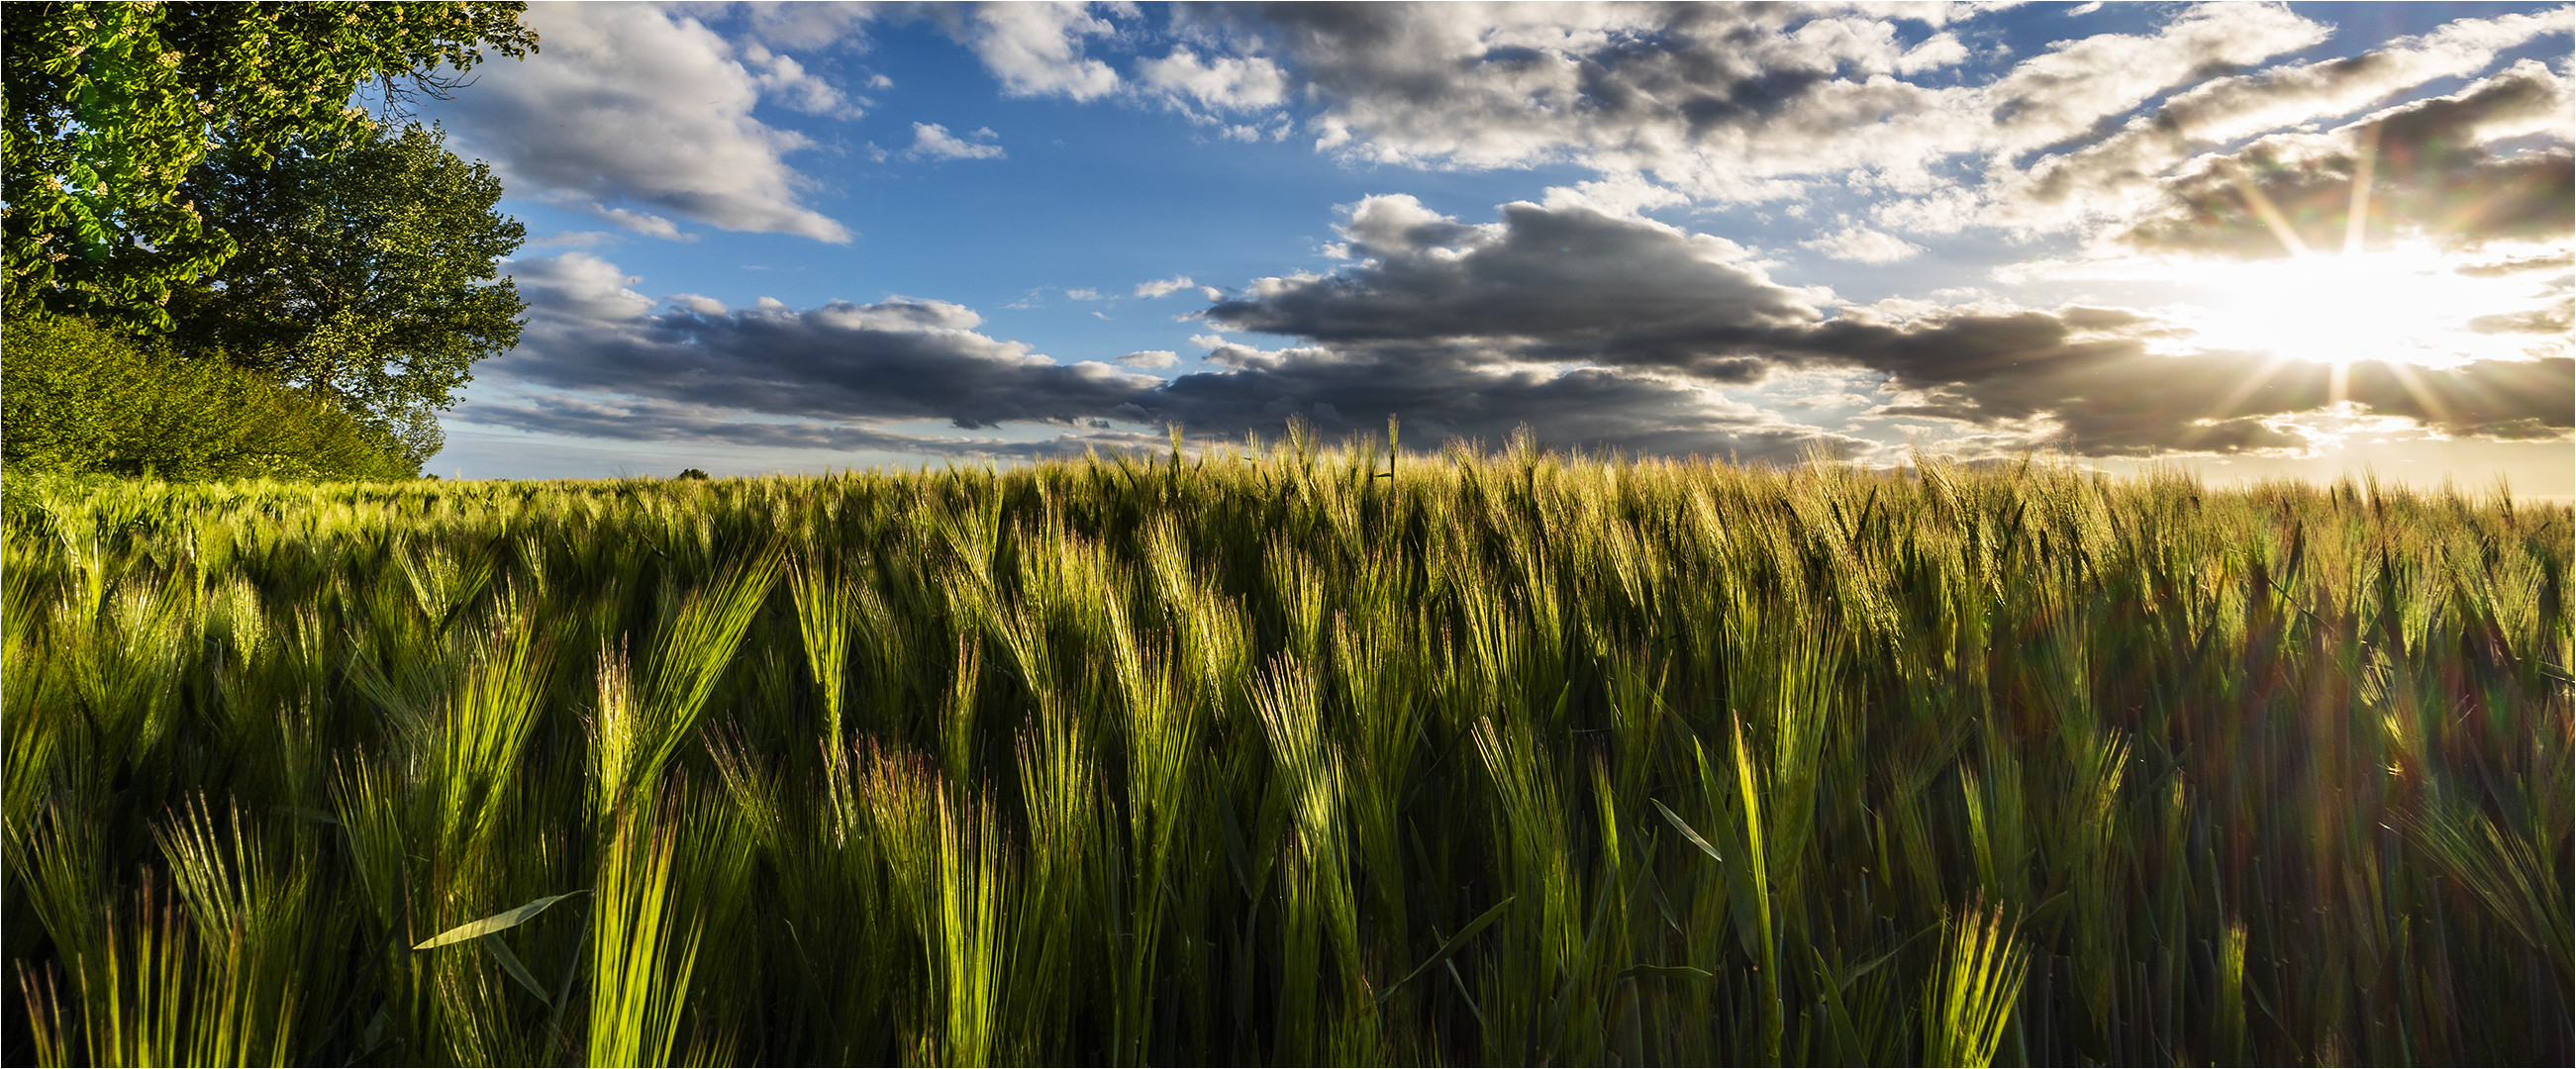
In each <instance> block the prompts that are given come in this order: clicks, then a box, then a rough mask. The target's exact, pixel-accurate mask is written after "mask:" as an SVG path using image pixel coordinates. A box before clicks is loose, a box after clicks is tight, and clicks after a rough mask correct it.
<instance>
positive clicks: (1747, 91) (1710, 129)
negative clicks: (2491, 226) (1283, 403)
mask: <svg viewBox="0 0 2576 1069" xmlns="http://www.w3.org/2000/svg"><path fill="white" fill-rule="evenodd" d="M1979 10H1980V9H1976V8H1970V7H1965V6H1932V7H1925V6H1916V7H1903V8H1892V9H1890V11H1889V14H1888V15H1887V17H1874V16H1872V15H1870V14H1868V13H1865V12H1850V11H1843V12H1835V11H1832V10H1829V9H1815V8H1808V7H1803V6H1793V5H1743V6H1719V5H1622V6H1611V5H1587V6H1582V7H1573V8H1566V7H1545V8H1542V7H1535V6H1526V7H1488V6H1482V5H1472V6H1471V5H1362V6H1323V5H1291V6H1284V7H1273V8H1263V9H1258V10H1257V11H1248V10H1242V9H1228V10H1226V11H1224V12H1220V13H1217V14H1215V15H1213V16H1211V17H1212V18H1215V19H1217V20H1219V21H1224V22H1227V23H1229V28H1230V29H1231V30H1232V32H1233V36H1236V37H1242V38H1249V39H1259V40H1262V41H1265V42H1269V43H1271V44H1273V45H1275V46H1276V48H1277V50H1278V51H1279V52H1280V54H1281V55H1282V57H1283V58H1284V59H1285V60H1287V64H1286V67H1287V68H1288V69H1290V70H1292V71H1293V73H1294V74H1295V75H1297V76H1299V77H1302V78H1303V79H1304V80H1305V81H1306V83H1307V85H1308V87H1309V91H1310V92H1311V93H1312V94H1313V97H1314V99H1315V100H1316V101H1318V105H1319V108H1320V110H1319V112H1318V113H1317V114H1316V115H1315V116H1314V118H1313V120H1312V121H1311V123H1310V125H1311V127H1312V128H1313V129H1314V130H1315V131H1316V132H1317V134H1318V138H1317V145H1318V147H1320V148H1322V149H1325V150H1327V151H1331V152H1335V153H1338V154H1341V155H1344V156H1346V157H1350V158H1353V159H1359V160H1367V161H1371V162H1379V163H1406V164H1415V165H1427V166H1463V167H1480V168H1481V167H1513V166H1526V165H1532V164H1540V163H1548V162H1559V161H1563V162H1573V163H1579V164H1582V165H1585V166H1588V167H1591V168H1593V169H1595V170H1597V171H1600V172H1602V173H1604V174H1605V175H1616V174H1644V173H1651V174H1653V175H1654V176H1656V178H1657V179H1658V180H1660V181H1662V182H1664V183H1666V184H1669V185H1672V186H1674V187H1676V188H1680V189H1682V190H1684V191H1686V192H1688V193H1690V194H1691V195H1693V196H1695V197H1699V198H1702V199H1712V200H1721V201H1747V200H1765V199H1774V198H1780V197H1787V196H1792V195H1795V194H1797V193H1799V192H1800V191H1802V190H1804V189H1805V188H1807V186H1808V185H1809V184H1810V183H1811V182H1813V181H1814V180H1816V179H1817V178H1820V177H1831V178H1833V179H1835V180H1840V179H1842V178H1843V177H1844V176H1845V175H1846V173H1847V172H1850V171H1853V170H1855V169H1858V170H1859V171H1860V172H1862V173H1863V174H1864V175H1865V176H1867V177H1868V178H1869V179H1870V180H1872V181H1878V182H1885V183H1888V184H1890V185H1891V186H1892V187H1893V188H1898V189H1913V190H1916V191H1921V190H1925V189H1930V188H1934V187H1937V186H1940V185H1942V184H1943V180H1939V179H1935V178H1934V177H1933V176H1932V174H1931V173H1930V169H1931V168H1933V167H1934V166H1936V165H1937V164H1939V163H1941V162H1942V161H1944V160H1946V159H1949V158H1951V157H1955V156H1960V155H1970V156H1986V157H1990V158H1994V159H2007V158H2009V157H2011V156H2013V155H2014V154H2017V153H2021V152H2025V151H2028V150H2030V149H2035V148H2040V147H2044V146H2048V145H2052V144H2055V143H2058V142H2061V141H2065V140H2068V139H2071V138H2078V137H2082V136H2085V135H2087V134H2088V133H2091V132H2093V131H2094V130H2095V128H2096V127H2097V126H2098V125H2099V124H2100V123H2102V122H2103V120H2105V119H2107V118H2111V117H2114V116H2118V115H2120V114H2122V113H2124V112H2126V111H2127V110H2129V109H2131V108H2134V107H2136V106H2138V105H2139V104H2140V103H2142V102H2145V101H2147V100H2149V99H2151V98H2152V97H2154V96H2155V95H2156V94H2158V93H2160V92H2163V91H2165V90H2167V89H2169V88H2171V87H2173V86H2176V85H2180V84H2184V83H2186V82H2189V81H2191V80H2193V79H2196V78H2200V77H2204V76H2205V75H2206V74H2207V72H2209V71H2212V70H2219V69H2225V68H2227V67H2231V66H2239V65H2243V64H2249V63H2254V62H2258V61H2261V60H2263V59H2266V58H2268V57H2271V56H2275V55H2279V54H2281V53H2284V52H2288V51H2294V50H2296V49H2300V48H2305V47H2307V46H2309V45H2312V44H2315V43H2316V42H2317V41H2319V40H2321V39H2323V37H2324V34H2325V32H2326V31H2325V28H2324V27H2323V26H2322V25H2320V24H2318V23H2316V22H2313V21H2310V20H2308V19H2305V18H2303V17H2301V16H2299V15H2297V14H2295V13H2293V12H2290V11H2289V10H2287V9H2285V8H2280V7H2276V6H2272V5H2254V4H2243V5H2239V4H2222V5H2205V6H2200V7H2193V8H2189V9H2185V10H2184V11H2183V12H2182V13H2181V14H2180V15H2178V16H2176V17H2174V18H2172V19H2170V20H2168V21H2166V22H2165V23H2164V24H2163V25H2161V26H2159V27H2158V28H2156V29H2155V31H2153V32H2151V33H2144V34H2096V35H2093V36H2090V37H2084V38H2078V39H2073V40H2067V41H2060V42H2057V43H2055V44H2053V45H2051V46H2050V48H2049V49H2048V50H2047V51H2045V52H2042V53H2039V54H2036V55H2034V56H2032V57H2030V58H2028V59H2025V60H2022V61H2020V62H2019V63H2017V64H2013V65H2011V66H2010V67H2009V68H2008V69H2006V70H2005V71H2004V72H2003V73H2002V74H2001V75H2000V76H1998V77H1993V78H1991V79H1990V80H1987V81H1985V82H1984V83H1983V84H1964V83H1967V82H1969V81H1971V79H1964V78H1950V77H1947V76H1946V75H1943V76H1942V77H1940V78H1938V79H1932V78H1931V76H1934V75H1939V74H1942V72H1945V71H1948V70H1949V69H1951V68H1954V67H1956V66H1958V65H1959V64H1961V63H1963V62H1964V61H1965V60H1966V59H1967V58H1968V56H1969V52H1968V46H1967V45H1966V44H1965V43H1964V42H1963V41H1962V40H1961V39H1960V38H1959V37H1958V36H1957V35H1955V34H1952V33H1949V32H1947V31H1945V30H1944V29H1943V28H1942V27H1943V26H1944V25H1945V24H1946V23H1948V22H1949V21H1950V20H1952V19H1953V18H1957V19H1962V20H1965V19H1972V18H1974V17H1976V16H1977V14H1978V13H1979ZM1915 78H1925V79H1928V80H1925V81H1914V80H1909V79H1915Z"/></svg>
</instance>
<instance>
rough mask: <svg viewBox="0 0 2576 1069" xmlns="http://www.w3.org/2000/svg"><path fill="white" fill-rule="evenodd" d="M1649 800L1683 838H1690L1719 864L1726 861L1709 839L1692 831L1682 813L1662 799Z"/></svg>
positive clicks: (1700, 850) (1694, 844)
mask: <svg viewBox="0 0 2576 1069" xmlns="http://www.w3.org/2000/svg"><path fill="white" fill-rule="evenodd" d="M1648 801H1653V802H1654V803H1655V809H1656V810H1658V811H1660V812H1661V813H1663V814H1664V819H1665V820H1669V821H1671V822H1672V824H1673V829H1674V830H1676V831H1679V832H1681V833H1682V838H1685V839H1688V840H1690V844H1691V845H1692V846H1696V847H1698V848H1699V852H1700V853H1703V854H1707V855H1708V859H1709V860H1711V861H1714V862H1717V863H1718V864H1721V865H1723V864H1725V863H1726V859H1725V858H1722V857H1719V856H1717V848H1716V847H1714V846H1710V845H1708V840H1706V839H1702V838H1700V837H1699V833H1698V832H1695V831H1692V830H1691V826H1690V824H1689V823H1687V822H1685V821H1683V820H1682V815H1681V814H1679V813H1675V812H1673V811H1672V809H1671V808H1669V807H1667V806H1665V805H1664V803H1663V802H1661V801H1657V800H1655V799H1648Z"/></svg>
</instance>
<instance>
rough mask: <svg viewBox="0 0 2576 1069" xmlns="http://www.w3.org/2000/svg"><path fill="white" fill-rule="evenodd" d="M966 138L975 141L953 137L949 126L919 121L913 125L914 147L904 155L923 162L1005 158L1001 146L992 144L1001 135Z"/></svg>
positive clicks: (984, 132)
mask: <svg viewBox="0 0 2576 1069" xmlns="http://www.w3.org/2000/svg"><path fill="white" fill-rule="evenodd" d="M966 136H967V137H971V138H974V140H972V141H969V140H966V139H964V138H960V137H958V136H957V135H955V134H951V133H949V132H948V128H947V127H945V126H942V125H940V124H938V123H931V122H917V123H914V124H912V147H911V148H908V149H905V150H904V154H905V155H907V156H911V157H913V158H914V159H923V160H998V159H1001V158H1002V156H1003V152H1002V146H1000V145H998V144H995V143H993V142H994V138H996V137H997V136H999V135H996V134H995V133H993V131H991V130H989V129H986V130H976V131H974V132H973V133H970V134H968V135H966Z"/></svg>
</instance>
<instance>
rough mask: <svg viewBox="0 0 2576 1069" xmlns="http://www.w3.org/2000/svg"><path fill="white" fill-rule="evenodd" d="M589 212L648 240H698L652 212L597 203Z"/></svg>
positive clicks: (676, 224)
mask: <svg viewBox="0 0 2576 1069" xmlns="http://www.w3.org/2000/svg"><path fill="white" fill-rule="evenodd" d="M588 210H589V212H590V214H592V215H595V216H598V217H599V218H600V219H601V220H602V221H605V222H610V223H615V224H617V225H618V226H621V227H624V228H626V230H627V231H628V232H630V233H636V234H642V235H644V236H645V237H648V238H661V239H662V240H664V241H696V240H697V236H696V235H694V234H683V233H681V232H680V224H678V223H674V222H672V221H670V220H668V219H665V218H663V217H661V216H658V215H655V214H653V213H651V212H639V211H636V210H634V209H632V208H611V207H609V206H607V205H605V204H597V203H594V204H592V205H590V206H589V209H588Z"/></svg>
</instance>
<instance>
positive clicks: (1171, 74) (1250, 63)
mask: <svg viewBox="0 0 2576 1069" xmlns="http://www.w3.org/2000/svg"><path fill="white" fill-rule="evenodd" d="M1136 75H1137V77H1138V79H1140V80H1141V81H1143V82H1144V84H1146V85H1148V86H1151V87H1153V88H1154V89H1156V90H1158V91H1160V92H1161V93H1163V94H1164V95H1165V96H1166V97H1167V98H1168V99H1170V100H1173V101H1175V102H1181V101H1187V102H1191V103H1195V104H1197V105H1198V106H1199V107H1203V108H1209V109H1213V110H1218V111H1249V110H1255V109H1260V108H1270V107H1276V106H1278V105H1279V104H1280V103H1281V102H1282V101H1284V100H1286V99H1287V97H1288V75H1287V72H1285V71H1282V70H1281V69H1280V68H1279V65H1278V64H1277V63H1274V62H1272V61H1271V60H1270V59H1269V58H1267V57H1264V56H1218V57H1216V58H1214V59H1201V58H1199V55H1198V53H1196V52H1193V51H1191V50H1190V49H1188V48H1186V47H1184V48H1175V49H1173V50H1172V53H1171V54H1170V55H1167V56H1164V57H1162V58H1160V59H1148V60H1145V61H1143V62H1141V63H1138V64H1137V65H1136Z"/></svg>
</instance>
